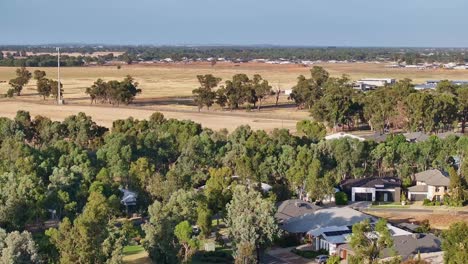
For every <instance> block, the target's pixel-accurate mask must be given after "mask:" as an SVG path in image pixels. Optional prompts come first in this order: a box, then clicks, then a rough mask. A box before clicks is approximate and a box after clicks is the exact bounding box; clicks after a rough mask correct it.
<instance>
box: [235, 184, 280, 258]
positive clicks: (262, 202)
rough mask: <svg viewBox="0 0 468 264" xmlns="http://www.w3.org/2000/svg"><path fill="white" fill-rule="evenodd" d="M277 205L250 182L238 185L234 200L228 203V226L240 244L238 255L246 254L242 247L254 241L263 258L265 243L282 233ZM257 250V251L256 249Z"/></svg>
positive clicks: (258, 252) (237, 244)
mask: <svg viewBox="0 0 468 264" xmlns="http://www.w3.org/2000/svg"><path fill="white" fill-rule="evenodd" d="M274 213H275V206H274V204H273V203H272V201H270V200H266V199H263V198H262V196H261V194H260V193H259V192H257V191H255V190H253V189H250V188H248V187H246V186H243V185H239V186H237V187H235V189H234V194H233V198H232V201H231V202H230V203H229V204H228V205H227V219H226V220H227V226H228V231H229V235H230V236H231V237H232V239H233V243H234V247H235V248H236V259H237V258H239V257H240V256H242V255H243V254H240V253H241V252H242V250H241V249H242V248H244V247H245V246H246V245H250V246H251V247H252V248H254V249H255V251H256V254H257V258H256V262H255V263H257V262H259V261H260V259H259V257H260V250H261V248H262V247H264V246H267V245H268V244H270V243H271V242H272V241H273V239H274V237H276V236H277V235H278V234H279V231H278V225H277V224H276V221H275V217H274ZM252 253H253V252H252Z"/></svg>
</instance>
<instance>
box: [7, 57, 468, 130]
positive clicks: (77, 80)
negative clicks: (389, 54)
mask: <svg viewBox="0 0 468 264" xmlns="http://www.w3.org/2000/svg"><path fill="white" fill-rule="evenodd" d="M320 66H323V67H324V68H325V69H326V70H328V71H329V72H330V73H331V75H332V76H340V75H342V74H347V75H349V76H350V78H351V79H353V80H357V79H360V78H364V77H392V78H396V79H402V78H411V79H413V80H414V81H415V82H416V83H419V82H424V81H425V80H427V79H468V71H463V70H443V69H437V70H417V69H392V68H386V67H385V65H384V64H375V63H349V64H340V63H336V64H321V65H320ZM36 69H40V70H45V71H46V72H47V75H48V76H49V77H51V78H56V77H57V70H56V68H31V69H30V70H31V71H34V70H36ZM237 73H246V74H248V75H249V76H253V75H254V74H256V73H258V74H261V75H262V76H263V77H264V78H265V79H267V80H269V81H270V83H271V85H272V86H273V87H274V88H276V87H278V85H279V86H280V87H281V89H288V88H291V87H292V86H293V85H294V84H295V82H296V78H297V77H298V76H299V75H300V74H304V75H308V74H309V68H308V67H304V66H302V65H272V64H262V63H242V64H234V63H218V64H216V65H215V66H211V65H210V64H209V63H193V64H182V63H180V64H179V63H174V64H158V65H128V66H127V65H125V66H122V68H121V69H117V67H116V66H100V67H98V66H96V67H63V68H62V69H61V80H62V83H63V84H64V93H65V95H64V98H65V101H66V102H67V103H68V105H66V106H64V107H60V108H57V107H55V106H54V105H51V102H50V100H49V102H45V103H44V102H43V101H42V99H41V98H40V97H39V96H38V95H37V94H36V87H35V81H34V80H31V82H30V84H29V85H27V86H26V87H25V89H24V90H23V95H22V96H21V97H19V98H15V99H10V100H7V99H1V100H0V115H2V116H9V117H11V116H13V115H14V113H15V112H16V111H17V110H19V109H24V110H28V111H31V112H32V114H33V115H37V114H42V115H46V116H49V117H51V118H52V119H56V120H60V119H63V118H64V117H65V116H67V115H70V114H73V113H77V112H79V111H84V112H86V113H87V114H89V115H91V116H93V118H95V120H97V122H99V123H100V124H102V125H107V126H108V125H110V124H111V123H112V121H113V120H115V119H118V118H126V117H129V116H133V117H135V118H146V117H147V116H149V115H150V114H151V113H152V112H153V111H161V112H163V113H164V114H165V115H166V116H167V117H173V118H178V119H191V120H194V121H196V122H199V123H201V124H203V125H204V126H207V127H210V128H213V129H220V128H223V127H226V128H228V129H229V130H232V129H233V128H235V127H237V126H239V125H242V124H249V125H251V126H252V127H253V128H254V129H266V130H272V129H273V128H281V127H284V128H289V129H294V126H295V123H296V122H297V120H300V119H304V118H308V113H307V112H306V111H298V110H296V109H295V108H294V107H293V106H290V107H281V108H279V109H276V108H268V109H264V110H262V111H261V112H260V113H259V112H256V111H252V112H249V113H248V112H246V111H237V112H229V111H221V110H220V109H216V108H214V109H212V110H210V111H209V112H208V111H206V110H204V111H202V112H201V113H198V112H197V110H196V107H195V106H193V105H192V104H191V103H190V101H189V100H187V99H186V98H187V96H190V95H191V94H192V90H193V89H195V88H197V87H198V83H197V79H196V75H199V74H213V75H215V76H219V77H221V78H222V79H223V80H226V79H228V78H231V77H232V76H233V75H234V74H237ZM128 74H129V75H132V76H133V77H134V78H135V79H136V80H137V81H138V82H139V83H140V88H141V89H142V90H143V93H142V94H141V95H139V96H138V100H136V102H135V104H133V105H131V106H130V107H119V108H110V107H107V106H90V105H89V99H88V97H87V95H86V94H85V90H86V88H87V87H89V86H91V85H92V84H93V82H94V81H95V80H96V79H98V78H102V79H104V80H111V79H122V78H124V77H125V76H126V75H128ZM14 75H15V68H13V67H0V94H3V93H5V92H6V91H7V90H8V89H9V85H8V80H9V79H11V78H13V77H14ZM184 97H185V98H184ZM286 101H287V99H286V97H283V98H282V99H281V102H283V103H284V102H286Z"/></svg>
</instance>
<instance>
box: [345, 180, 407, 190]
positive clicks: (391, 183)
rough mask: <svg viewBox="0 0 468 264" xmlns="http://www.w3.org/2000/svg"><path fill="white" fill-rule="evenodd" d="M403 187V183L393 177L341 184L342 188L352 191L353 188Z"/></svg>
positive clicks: (350, 181) (346, 181)
mask: <svg viewBox="0 0 468 264" xmlns="http://www.w3.org/2000/svg"><path fill="white" fill-rule="evenodd" d="M400 186H401V181H400V179H398V178H393V177H384V178H377V177H370V178H361V179H347V180H344V181H342V182H341V184H340V187H341V188H342V189H345V190H350V189H351V188H353V187H366V188H376V187H377V188H384V189H388V188H390V189H391V188H396V187H400Z"/></svg>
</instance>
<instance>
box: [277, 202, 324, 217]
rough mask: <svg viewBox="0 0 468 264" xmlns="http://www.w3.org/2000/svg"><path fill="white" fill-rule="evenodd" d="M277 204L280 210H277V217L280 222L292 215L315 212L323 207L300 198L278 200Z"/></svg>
mask: <svg viewBox="0 0 468 264" xmlns="http://www.w3.org/2000/svg"><path fill="white" fill-rule="evenodd" d="M276 206H277V208H278V210H277V211H276V214H275V217H276V219H278V221H280V222H281V221H284V220H288V219H290V218H292V217H298V216H301V215H304V214H310V213H314V212H315V211H316V210H319V209H321V207H320V206H317V205H315V204H312V203H309V202H306V201H302V200H299V199H292V200H286V201H282V202H278V203H277V204H276Z"/></svg>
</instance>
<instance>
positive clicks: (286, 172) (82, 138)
mask: <svg viewBox="0 0 468 264" xmlns="http://www.w3.org/2000/svg"><path fill="white" fill-rule="evenodd" d="M298 128H299V129H298V130H299V131H300V133H299V134H298V135H292V134H290V133H289V132H288V131H287V130H284V129H277V130H274V131H273V132H271V133H269V134H268V133H266V132H265V131H253V130H252V129H250V127H248V126H241V127H239V128H237V129H236V130H235V131H233V132H232V133H227V132H226V131H219V132H216V131H212V130H210V129H207V128H202V127H201V126H200V125H199V124H196V123H194V122H192V121H179V120H175V119H166V118H164V116H163V115H161V114H160V113H155V114H153V115H152V116H151V117H150V118H149V119H148V120H135V119H133V118H129V119H126V120H117V121H115V122H114V124H113V126H112V128H111V130H110V131H108V130H107V129H105V128H103V127H100V126H99V125H97V124H96V123H94V122H93V121H92V120H91V118H90V117H88V116H86V115H85V114H83V113H80V114H78V115H76V116H70V117H68V118H67V119H65V120H64V121H63V122H57V121H51V120H49V119H48V118H45V117H41V116H37V117H35V118H31V116H30V115H29V113H27V112H23V111H20V112H18V114H17V116H16V117H15V118H14V119H8V118H0V183H1V184H0V227H1V228H3V229H5V230H6V232H14V231H15V230H18V231H20V232H23V231H24V230H30V229H32V230H34V228H36V229H37V227H38V226H39V227H40V226H41V223H43V222H44V221H45V220H47V219H50V218H51V212H52V211H53V212H54V215H55V217H56V218H57V219H59V220H60V224H59V226H58V227H56V228H53V229H49V230H46V231H44V230H43V231H41V233H38V234H37V236H36V235H35V236H34V244H35V248H36V249H37V255H38V256H37V258H39V259H40V260H42V261H47V262H53V261H60V262H62V263H69V262H73V263H90V262H92V263H105V262H107V263H119V261H120V258H121V256H122V247H123V246H124V245H126V244H127V243H128V241H129V239H128V235H127V233H126V232H127V231H126V230H125V229H124V228H118V227H117V226H118V225H117V224H116V219H117V218H118V217H121V216H124V215H125V214H126V213H125V208H123V206H122V205H121V204H120V199H119V197H120V192H119V190H118V188H119V187H121V188H128V189H130V190H133V191H136V192H137V193H138V204H137V208H136V211H137V212H140V213H142V214H143V215H147V216H148V219H149V221H148V223H147V224H145V225H144V226H143V231H142V232H143V233H144V236H145V239H144V241H145V242H144V245H145V247H146V249H147V251H148V252H149V254H150V257H151V258H152V259H153V260H154V261H156V262H157V263H174V262H179V261H180V262H182V261H184V260H187V259H190V257H191V256H193V255H194V254H195V252H196V250H197V248H198V246H197V243H199V239H201V238H202V237H204V236H208V235H209V234H210V230H211V228H212V227H211V219H212V217H213V216H215V215H216V216H219V217H220V218H222V219H225V222H226V223H227V225H228V230H229V234H230V237H231V238H232V241H233V242H234V251H235V254H234V257H235V258H236V259H237V260H239V261H242V260H244V261H250V260H252V261H253V262H255V261H256V259H257V255H258V252H260V251H261V250H262V249H263V248H264V247H265V246H268V245H269V244H270V243H271V242H272V241H273V240H274V239H275V238H276V236H277V235H278V232H277V229H276V228H277V226H276V223H275V220H274V218H273V213H274V205H273V204H274V202H275V201H279V200H283V199H288V198H291V197H292V196H293V195H301V194H305V193H308V194H309V196H310V198H311V199H317V200H320V199H322V198H323V197H325V196H326V195H328V194H331V193H333V187H334V186H335V185H336V184H337V183H339V182H340V181H341V180H343V179H345V178H361V177H368V176H372V175H381V176H396V177H400V178H401V179H402V180H403V182H404V186H408V185H410V183H411V175H412V174H413V173H415V172H418V171H421V170H425V169H428V168H439V169H444V170H449V169H450V168H454V169H455V171H456V173H455V174H456V175H457V177H455V176H453V177H452V178H454V179H455V178H457V179H455V180H452V182H453V184H452V185H451V188H452V190H455V191H456V192H458V191H457V190H462V191H461V192H460V197H458V198H457V199H460V200H464V199H466V191H465V190H466V180H467V178H468V163H467V162H466V155H468V154H467V153H468V140H467V137H456V136H450V137H447V138H446V139H439V138H438V137H435V136H432V137H430V138H429V139H428V140H427V141H424V142H419V143H410V142H407V141H406V140H405V138H404V137H402V136H391V137H389V138H388V139H387V141H386V142H384V143H380V144H377V143H375V142H373V141H364V142H361V141H358V140H354V139H346V138H345V139H339V140H332V141H324V140H323V136H324V132H323V131H324V127H323V125H321V124H319V123H314V122H311V121H303V122H301V123H299V124H298ZM458 159H459V160H460V164H459V163H458V162H456V160H458ZM260 183H267V184H269V185H271V186H272V187H273V189H272V191H271V192H269V193H264V192H263V191H261V188H260ZM195 209H196V210H195ZM246 219H249V221H248V222H246ZM187 223H188V224H189V225H194V224H197V225H198V226H199V227H200V230H201V231H200V235H198V236H195V235H194V234H192V231H191V230H190V229H189V228H187ZM252 226H255V228H252ZM25 239H27V238H25ZM27 250H29V249H27ZM28 252H32V253H31V254H33V253H34V250H29V251H28ZM34 254H35V253H34ZM114 261H115V262H114Z"/></svg>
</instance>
